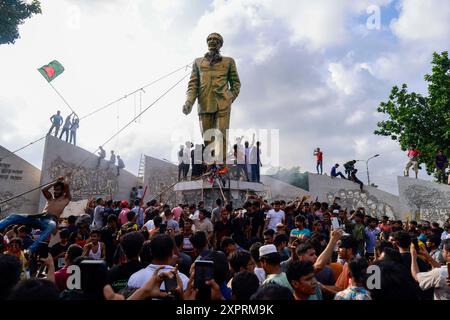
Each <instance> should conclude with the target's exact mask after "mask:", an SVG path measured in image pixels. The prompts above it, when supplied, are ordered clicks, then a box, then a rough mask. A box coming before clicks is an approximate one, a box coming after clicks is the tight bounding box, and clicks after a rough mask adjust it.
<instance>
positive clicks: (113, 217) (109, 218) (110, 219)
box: [106, 214, 118, 223]
mask: <svg viewBox="0 0 450 320" xmlns="http://www.w3.org/2000/svg"><path fill="white" fill-rule="evenodd" d="M106 222H107V223H111V222H116V223H117V222H118V219H117V216H116V215H115V214H110V215H109V216H108V218H106Z"/></svg>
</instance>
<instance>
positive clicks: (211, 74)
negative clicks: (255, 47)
mask: <svg viewBox="0 0 450 320" xmlns="http://www.w3.org/2000/svg"><path fill="white" fill-rule="evenodd" d="M206 42H207V44H208V52H207V53H206V54H205V55H204V57H201V58H197V59H195V61H194V63H193V65H192V74H191V79H190V80H189V85H188V90H187V98H186V102H185V104H184V105H183V113H184V114H186V115H188V114H189V113H190V112H191V111H192V107H193V105H194V103H195V100H198V116H199V118H200V119H199V120H200V128H201V131H202V137H203V136H204V135H205V132H206V131H207V130H209V129H218V130H220V132H221V133H222V137H223V140H222V141H223V146H222V147H223V149H222V152H223V153H222V154H221V155H219V156H220V159H221V160H224V158H225V157H224V155H226V146H227V145H226V143H227V140H226V131H227V130H228V128H229V126H230V114H231V104H232V103H233V102H234V100H236V98H237V96H238V95H239V91H240V88H241V82H240V80H239V75H238V72H237V69H236V63H235V62H234V59H233V58H229V57H223V56H222V55H221V54H220V49H221V48H222V46H223V38H222V36H221V35H220V34H218V33H211V34H210V35H209V36H208V37H207V39H206ZM204 139H205V146H206V145H207V144H208V143H207V142H206V140H207V141H209V140H210V139H206V137H204Z"/></svg>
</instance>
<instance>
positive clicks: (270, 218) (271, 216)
mask: <svg viewBox="0 0 450 320" xmlns="http://www.w3.org/2000/svg"><path fill="white" fill-rule="evenodd" d="M280 206H281V204H280V201H275V202H274V205H273V209H270V210H269V212H267V215H266V224H265V228H264V229H272V230H274V231H276V227H277V224H279V223H282V224H285V215H284V211H283V210H281V209H280Z"/></svg>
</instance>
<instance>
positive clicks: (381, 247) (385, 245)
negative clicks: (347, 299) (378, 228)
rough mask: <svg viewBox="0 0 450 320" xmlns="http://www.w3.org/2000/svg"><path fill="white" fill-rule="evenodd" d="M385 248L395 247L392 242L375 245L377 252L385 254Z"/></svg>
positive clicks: (383, 241) (380, 242) (379, 242)
mask: <svg viewBox="0 0 450 320" xmlns="http://www.w3.org/2000/svg"><path fill="white" fill-rule="evenodd" d="M385 248H394V245H393V244H392V242H390V241H387V240H381V241H378V242H377V244H376V245H375V250H377V251H379V252H380V253H381V252H383V251H384V249H385Z"/></svg>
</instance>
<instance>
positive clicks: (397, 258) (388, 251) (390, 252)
mask: <svg viewBox="0 0 450 320" xmlns="http://www.w3.org/2000/svg"><path fill="white" fill-rule="evenodd" d="M382 253H384V259H383V260H385V261H392V262H395V263H400V264H401V263H403V260H402V256H401V255H400V252H398V250H396V249H394V248H391V247H385V248H384V249H383V251H382Z"/></svg>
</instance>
